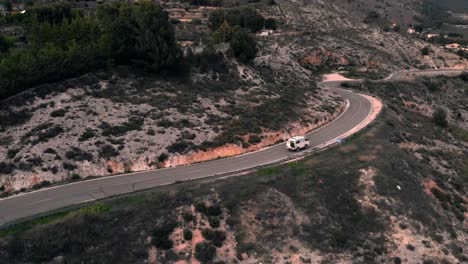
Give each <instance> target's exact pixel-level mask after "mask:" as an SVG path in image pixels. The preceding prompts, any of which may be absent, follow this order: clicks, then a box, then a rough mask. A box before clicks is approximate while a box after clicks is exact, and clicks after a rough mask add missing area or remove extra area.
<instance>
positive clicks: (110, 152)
mask: <svg viewBox="0 0 468 264" xmlns="http://www.w3.org/2000/svg"><path fill="white" fill-rule="evenodd" d="M119 154H120V153H119V151H118V150H116V149H115V148H114V147H113V146H112V145H109V144H106V145H104V146H102V147H101V149H100V150H99V156H100V157H101V158H104V159H110V158H113V157H117V156H118V155H119Z"/></svg>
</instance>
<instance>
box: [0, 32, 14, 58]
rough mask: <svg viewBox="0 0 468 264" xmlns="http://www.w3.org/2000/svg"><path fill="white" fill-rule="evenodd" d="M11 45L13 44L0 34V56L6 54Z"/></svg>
mask: <svg viewBox="0 0 468 264" xmlns="http://www.w3.org/2000/svg"><path fill="white" fill-rule="evenodd" d="M12 45H13V43H12V41H11V40H10V39H8V38H7V37H5V36H3V35H2V34H0V55H1V54H2V53H5V52H7V51H8V50H9V49H10V47H11V46H12Z"/></svg>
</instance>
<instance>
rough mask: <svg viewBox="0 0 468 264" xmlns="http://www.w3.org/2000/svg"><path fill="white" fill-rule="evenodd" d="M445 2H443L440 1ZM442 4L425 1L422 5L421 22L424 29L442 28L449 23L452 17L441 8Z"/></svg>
mask: <svg viewBox="0 0 468 264" xmlns="http://www.w3.org/2000/svg"><path fill="white" fill-rule="evenodd" d="M440 2H443V1H440ZM440 2H439V1H437V3H436V2H435V1H428V0H425V1H424V2H423V5H422V14H423V18H422V19H421V22H422V23H423V27H424V28H440V27H441V26H442V25H443V24H444V23H446V22H449V19H450V16H449V13H448V12H447V10H446V9H445V8H443V7H441V6H440Z"/></svg>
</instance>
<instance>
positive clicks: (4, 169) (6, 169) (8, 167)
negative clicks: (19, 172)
mask: <svg viewBox="0 0 468 264" xmlns="http://www.w3.org/2000/svg"><path fill="white" fill-rule="evenodd" d="M15 169H16V166H15V165H14V164H12V163H6V162H0V174H11V173H13V171H14V170H15Z"/></svg>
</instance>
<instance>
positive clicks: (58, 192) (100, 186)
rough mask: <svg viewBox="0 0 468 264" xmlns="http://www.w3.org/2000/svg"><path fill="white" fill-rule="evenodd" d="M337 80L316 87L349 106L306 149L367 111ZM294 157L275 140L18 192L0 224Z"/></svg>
mask: <svg viewBox="0 0 468 264" xmlns="http://www.w3.org/2000/svg"><path fill="white" fill-rule="evenodd" d="M339 84H340V82H327V83H326V84H324V83H322V86H326V88H328V89H330V90H332V91H333V92H335V93H337V94H339V95H340V96H342V97H343V98H345V99H346V100H348V102H349V107H348V108H347V109H346V110H345V111H344V112H343V113H342V114H341V115H340V116H339V117H337V118H336V119H335V120H334V121H332V122H331V123H329V124H327V125H326V126H323V127H321V128H319V129H317V130H315V131H313V132H311V133H309V134H307V137H308V138H309V140H310V148H309V151H310V150H311V149H314V148H318V147H320V146H322V145H323V144H324V143H325V142H329V141H333V140H335V139H336V138H337V137H339V136H341V135H343V134H344V133H346V132H348V131H350V130H351V129H353V128H354V127H356V126H358V125H359V124H360V123H361V122H362V121H363V120H365V119H366V118H367V117H368V115H369V114H370V112H371V110H372V104H371V102H370V101H369V100H368V99H367V98H365V97H363V96H362V95H360V94H358V93H354V92H351V91H347V90H343V89H340V88H338V87H339ZM302 154H304V153H302ZM298 155H301V153H295V152H289V151H287V150H286V147H285V144H278V145H275V146H272V147H269V148H266V149H263V150H260V151H256V152H252V153H248V154H244V155H240V156H236V157H231V158H224V159H218V160H213V161H208V162H203V163H197V164H192V165H188V166H181V167H175V168H167V169H159V170H154V171H147V172H138V173H130V174H121V175H116V176H110V177H103V178H99V179H93V180H88V181H82V182H76V183H71V184H65V185H59V186H56V187H51V188H47V189H42V190H38V191H34V192H30V193H24V194H19V195H15V196H11V197H8V198H5V199H0V226H2V225H5V224H7V223H10V222H15V221H18V220H20V219H25V218H29V217H32V216H36V215H40V214H44V213H47V212H50V211H54V210H58V209H60V208H64V207H69V206H74V205H77V204H83V203H87V202H91V201H95V200H99V199H103V198H108V197H112V196H115V195H120V194H126V193H130V192H135V191H139V190H144V189H149V188H154V187H158V186H163V185H168V184H172V183H174V182H180V181H187V180H194V179H201V178H206V177H210V176H217V175H229V174H234V172H239V171H245V170H249V169H252V168H255V167H259V166H262V165H267V164H273V163H279V162H283V161H286V160H290V159H294V158H297V156H298Z"/></svg>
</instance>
